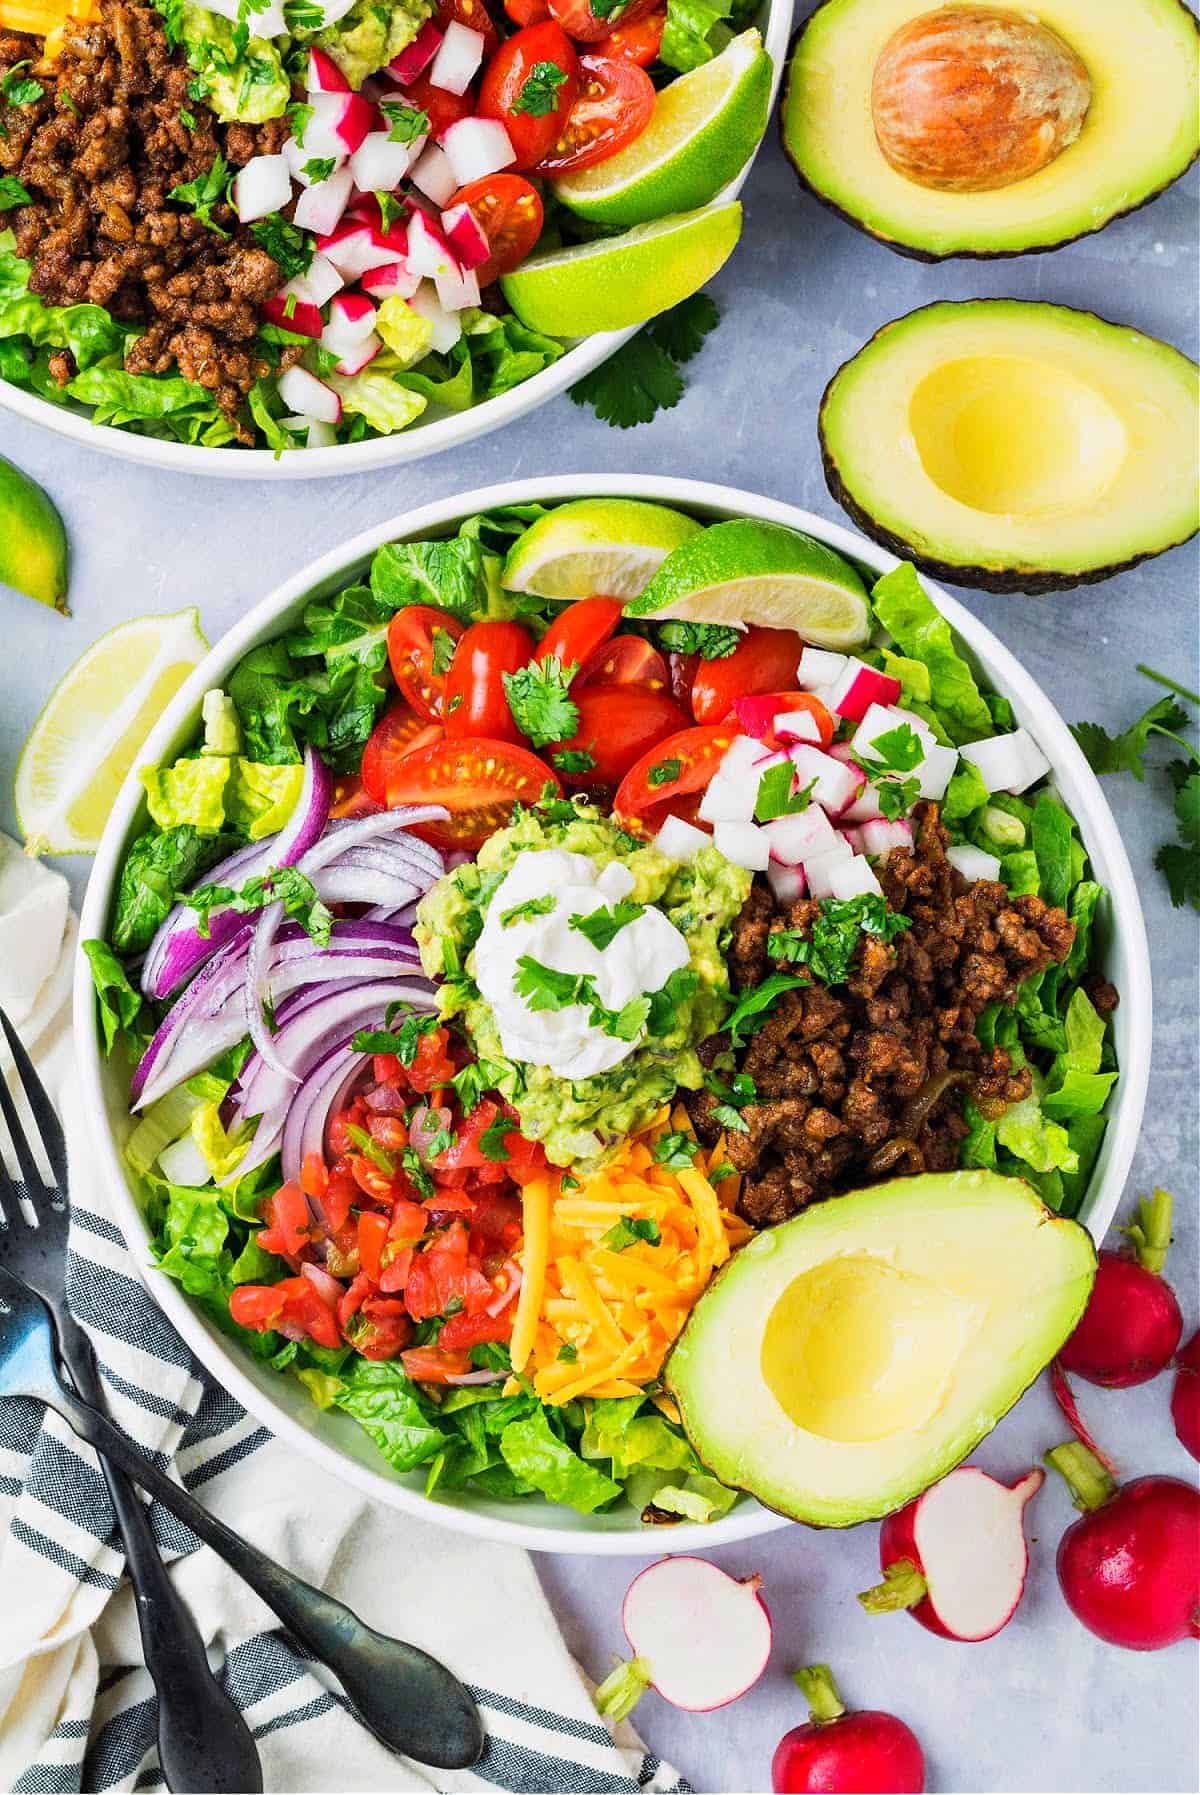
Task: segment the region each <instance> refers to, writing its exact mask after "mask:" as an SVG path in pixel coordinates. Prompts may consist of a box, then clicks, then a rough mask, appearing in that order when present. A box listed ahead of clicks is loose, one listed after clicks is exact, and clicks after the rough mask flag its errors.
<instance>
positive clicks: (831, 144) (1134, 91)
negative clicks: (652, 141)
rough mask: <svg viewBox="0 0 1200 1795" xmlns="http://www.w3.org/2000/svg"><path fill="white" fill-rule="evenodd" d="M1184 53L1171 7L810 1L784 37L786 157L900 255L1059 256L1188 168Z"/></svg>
mask: <svg viewBox="0 0 1200 1795" xmlns="http://www.w3.org/2000/svg"><path fill="white" fill-rule="evenodd" d="M1197 47H1198V46H1197V27H1196V21H1195V19H1194V18H1193V16H1192V14H1191V13H1190V12H1189V11H1188V9H1187V8H1186V6H1184V5H1183V4H1181V0H1032V4H1031V5H1030V6H1028V7H1013V6H1003V5H1001V6H993V5H949V6H942V7H933V8H931V7H930V5H929V4H928V0H824V4H823V5H821V6H819V7H818V8H817V10H816V11H815V12H814V13H813V14H812V16H811V17H810V18H809V19H808V20H807V21H806V23H805V24H804V25H802V26H801V28H800V30H799V32H798V33H797V36H796V39H795V41H794V45H793V49H792V54H791V60H790V64H789V70H788V75H787V85H786V88H785V92H784V96H783V101H782V107H781V114H780V120H781V126H782V133H783V146H784V149H785V151H786V153H787V155H788V156H789V157H790V159H791V161H792V164H793V166H794V167H795V169H796V172H797V174H798V175H799V176H800V178H801V180H802V181H803V182H804V184H805V185H806V186H807V187H808V188H810V189H811V191H812V192H813V193H814V194H815V195H816V197H817V198H818V199H820V200H822V201H824V202H825V203H826V204H827V205H829V206H831V207H832V208H833V209H834V210H835V211H837V212H839V213H841V214H842V216H843V217H845V218H847V219H848V220H849V221H850V222H851V223H852V224H855V225H858V226H859V228H860V229H862V230H864V231H867V232H869V233H870V234H871V235H872V236H874V237H878V238H879V239H880V241H882V242H884V243H886V244H888V245H889V247H890V248H892V249H895V250H898V251H900V253H901V254H904V255H911V256H916V257H918V258H920V259H923V260H926V261H937V260H939V259H940V258H941V257H943V256H963V255H966V256H1000V255H1020V254H1022V253H1023V252H1024V251H1026V250H1044V249H1056V248H1058V247H1060V246H1061V245H1062V244H1064V243H1070V242H1072V241H1073V240H1074V239H1075V238H1076V237H1081V236H1084V235H1086V234H1087V233H1088V232H1090V231H1098V230H1100V229H1101V228H1102V227H1103V226H1104V225H1106V224H1107V223H1108V222H1109V220H1110V219H1112V218H1116V217H1119V216H1120V215H1121V214H1122V213H1124V212H1130V211H1133V210H1134V209H1135V208H1136V207H1138V206H1141V205H1144V204H1145V203H1146V201H1147V200H1150V199H1153V198H1154V196H1155V195H1156V194H1157V193H1160V192H1161V191H1162V189H1163V188H1164V187H1166V186H1168V185H1169V184H1170V183H1171V182H1172V181H1174V180H1176V179H1177V178H1178V177H1179V176H1180V175H1181V174H1182V173H1183V172H1184V170H1185V169H1186V168H1187V167H1188V166H1189V164H1190V163H1191V162H1192V160H1193V159H1194V157H1195V156H1196V153H1197V149H1198V148H1200V110H1198V108H1200V92H1198V80H1197Z"/></svg>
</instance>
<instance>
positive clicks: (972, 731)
mask: <svg viewBox="0 0 1200 1795" xmlns="http://www.w3.org/2000/svg"><path fill="white" fill-rule="evenodd" d="M871 600H872V603H873V604H874V606H875V615H876V617H878V619H879V621H880V623H881V624H882V625H883V627H884V629H886V630H887V632H888V634H889V635H890V636H892V637H893V638H894V640H895V641H896V642H898V643H899V645H900V648H901V650H902V652H903V653H904V654H905V655H906V656H908V657H909V659H911V660H914V661H920V662H922V663H923V664H924V665H925V666H926V667H928V669H929V675H930V682H931V690H932V699H931V703H932V706H933V709H934V711H935V713H936V714H937V716H938V718H939V719H940V720H941V722H942V723H943V724H944V726H945V728H946V730H947V732H948V733H949V735H950V737H951V739H952V740H953V741H954V742H955V743H960V742H974V741H977V740H978V739H979V738H980V737H981V736H988V735H991V734H992V733H993V728H994V725H993V722H992V713H991V712H990V710H989V709H988V707H987V704H986V703H985V701H984V699H983V697H982V695H981V693H980V690H979V687H978V686H977V685H976V683H975V675H974V674H973V673H972V671H971V669H970V667H969V666H968V665H967V663H966V661H965V660H964V659H963V657H962V655H961V654H960V653H959V651H958V649H957V648H956V647H955V644H954V637H953V635H952V634H951V630H950V625H949V624H948V623H947V622H946V619H945V618H944V617H943V616H942V614H941V612H940V611H939V610H938V609H937V607H936V605H935V604H934V603H933V600H932V599H931V598H929V596H928V595H927V594H926V592H925V589H924V587H923V586H922V585H921V582H920V580H919V579H918V578H917V572H916V569H915V568H914V567H913V566H912V565H911V564H910V563H909V562H907V561H904V562H901V564H900V566H899V567H894V568H893V569H892V571H891V573H885V574H884V575H883V577H882V579H879V580H877V581H876V582H875V585H874V587H873V588H872V592H871Z"/></svg>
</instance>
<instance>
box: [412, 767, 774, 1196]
mask: <svg viewBox="0 0 1200 1795" xmlns="http://www.w3.org/2000/svg"><path fill="white" fill-rule="evenodd" d="M550 849H556V850H561V851H562V854H565V855H566V856H568V857H571V856H580V857H582V860H583V862H585V863H586V862H590V864H591V869H604V868H608V867H611V866H613V864H614V863H616V864H617V865H619V866H620V867H621V868H623V869H624V871H623V874H622V875H621V885H622V888H623V890H624V891H626V892H627V898H626V902H627V904H628V905H629V906H630V907H631V908H632V909H635V910H636V909H638V908H639V907H646V908H647V909H649V908H651V907H652V908H653V909H656V910H657V911H659V912H661V916H662V917H664V918H665V919H666V921H667V923H669V924H671V925H673V928H674V930H677V931H678V934H679V937H680V938H682V943H683V944H684V946H685V949H686V951H685V953H684V954H683V955H681V958H682V959H683V960H684V961H685V962H686V963H685V964H684V965H683V966H682V967H678V969H677V970H676V971H674V972H672V973H671V974H670V977H671V981H672V982H671V983H670V984H669V985H663V986H660V987H659V989H660V990H661V991H662V992H663V993H664V995H663V1000H662V1001H661V1002H660V1003H659V1004H658V1005H656V1006H653V1007H652V1009H651V1013H650V1015H649V1016H648V1018H647V1019H646V1020H645V1021H644V1022H643V1023H642V1024H641V1025H640V1026H638V1027H637V1029H636V1031H633V1030H631V1031H630V1034H631V1035H632V1045H631V1046H630V1047H629V1048H628V1050H627V1051H625V1053H624V1057H622V1058H621V1059H620V1061H619V1063H618V1064H616V1065H613V1066H611V1067H608V1068H607V1069H606V1070H603V1071H600V1072H597V1073H594V1074H593V1075H591V1076H588V1077H578V1078H566V1077H563V1076H560V1075H559V1074H558V1073H556V1072H554V1071H553V1070H551V1068H550V1066H549V1065H545V1064H539V1063H538V1062H537V1061H536V1060H534V1059H532V1058H530V1059H523V1058H516V1057H513V1056H510V1055H509V1054H508V1053H506V1052H505V1049H504V1044H503V1040H502V1033H503V1032H504V1031H503V1028H502V1024H501V1021H500V1019H498V1017H497V1014H496V1012H495V1010H494V1008H493V1006H492V1004H490V1003H489V1002H488V1001H487V1000H486V999H485V998H484V997H483V995H482V993H481V992H480V989H479V984H478V982H477V979H478V976H479V971H480V969H479V966H478V964H477V960H476V951H475V949H476V944H477V942H478V941H479V937H480V935H481V933H482V932H483V929H484V925H485V921H486V920H487V918H488V914H489V910H490V906H491V903H492V900H493V898H494V897H495V895H496V893H497V891H498V890H499V888H500V886H501V884H502V883H503V882H504V881H505V880H506V879H507V878H508V875H509V874H510V873H511V872H512V870H513V869H514V867H516V866H517V863H518V861H521V862H522V864H523V866H524V865H527V864H528V862H529V860H530V859H531V858H534V859H536V857H537V856H538V855H539V854H542V853H544V852H545V851H546V850H550ZM553 858H554V859H556V860H557V859H561V854H560V855H558V856H554V857H553ZM608 883H609V884H610V885H613V884H614V882H613V880H612V879H611V878H610V879H609V881H608ZM614 888H615V887H614ZM572 889H573V888H572ZM749 889H750V874H749V873H747V872H745V871H744V870H743V869H742V868H741V867H737V866H733V865H731V864H730V863H729V862H728V861H727V860H726V859H725V858H724V856H723V855H721V854H719V853H718V852H717V850H716V849H715V848H713V847H711V846H710V847H704V848H701V849H700V851H699V852H698V853H697V855H696V857H695V859H694V860H693V861H691V862H688V863H683V864H680V863H677V862H675V861H672V860H668V859H667V858H666V856H665V855H664V854H661V853H660V852H659V851H658V849H657V848H655V847H652V846H649V845H647V844H646V843H643V842H638V841H636V840H635V839H634V838H633V837H632V836H629V835H626V834H625V833H624V831H623V830H621V829H619V828H618V827H617V826H616V824H615V823H612V822H610V821H609V820H608V819H607V818H606V817H604V816H602V815H601V813H600V812H599V811H598V810H597V809H596V808H595V807H594V806H592V805H589V804H586V803H584V802H583V801H582V800H580V801H577V802H575V803H567V802H557V803H552V804H549V805H546V806H539V807H538V808H537V809H534V810H525V811H522V812H520V813H519V814H518V816H517V818H516V820H515V821H514V822H513V823H512V825H511V826H510V827H509V828H507V829H501V830H499V831H498V832H497V833H496V834H495V835H493V836H491V837H490V839H489V840H488V841H487V842H486V843H485V844H484V846H483V847H482V848H481V849H480V850H479V855H478V858H477V859H476V860H474V861H472V862H469V863H467V864H466V865H463V866H460V867H456V868H455V869H454V871H453V872H450V873H447V874H445V875H444V877H443V878H441V879H439V880H438V882H437V884H436V885H435V886H434V887H433V888H432V890H431V891H430V892H429V893H428V894H427V896H426V897H425V898H424V899H423V900H422V902H421V904H420V906H419V908H418V910H417V921H416V929H415V933H416V938H417V943H418V945H419V947H420V950H421V962H422V965H423V966H424V968H425V971H426V972H427V973H428V974H429V976H430V977H431V978H437V979H440V980H443V981H444V983H443V984H442V985H441V988H440V1003H441V1009H442V1013H443V1015H445V1016H447V1017H452V1016H453V1017H458V1018H459V1020H460V1021H461V1023H462V1025H463V1026H464V1027H465V1029H466V1032H467V1033H468V1035H469V1036H470V1039H471V1041H472V1042H473V1044H474V1046H475V1050H476V1052H477V1054H478V1056H479V1058H480V1060H481V1061H483V1062H486V1064H485V1067H484V1070H485V1074H486V1077H487V1080H488V1083H489V1085H491V1086H492V1087H494V1088H495V1089H497V1090H499V1091H500V1092H501V1093H502V1094H503V1095H504V1096H505V1097H507V1098H508V1099H509V1101H510V1102H511V1103H512V1104H513V1105H514V1106H515V1108H516V1110H517V1113H518V1115H519V1116H520V1118H521V1129H522V1132H523V1133H524V1134H525V1135H526V1136H527V1137H528V1138H529V1139H530V1140H536V1141H539V1142H540V1143H541V1145H542V1146H543V1147H544V1148H545V1151H546V1155H547V1157H548V1158H549V1159H550V1160H551V1162H552V1163H553V1164H555V1165H560V1166H570V1165H575V1164H584V1165H588V1164H594V1163H595V1162H597V1161H599V1160H601V1159H603V1157H604V1156H605V1154H606V1153H607V1152H608V1151H609V1150H611V1149H612V1148H613V1147H614V1146H615V1145H616V1144H617V1143H618V1142H619V1141H620V1140H622V1139H623V1138H624V1137H625V1136H626V1135H628V1134H630V1133H632V1132H634V1131H635V1130H636V1129H638V1128H639V1127H641V1126H642V1125H643V1124H644V1123H645V1122H646V1121H647V1120H648V1119H649V1118H650V1116H652V1115H653V1114H654V1112H655V1110H656V1109H658V1108H659V1107H660V1106H661V1105H662V1104H663V1103H664V1102H667V1101H668V1100H669V1099H670V1097H671V1096H672V1094H673V1092H674V1091H675V1090H676V1088H677V1087H678V1086H683V1087H684V1088H685V1089H688V1090H696V1089H698V1088H699V1086H700V1085H701V1083H702V1082H703V1068H702V1066H701V1064H700V1060H699V1057H698V1055H697V1053H696V1048H697V1046H698V1044H699V1043H700V1042H701V1041H702V1040H704V1039H705V1037H706V1036H708V1035H711V1034H712V1033H714V1032H715V1030H717V1029H718V1028H719V1027H720V1025H721V1023H722V1021H723V1020H724V1017H725V1015H726V1013H727V1009H728V1004H729V975H728V971H727V968H726V965H725V956H724V952H723V933H724V931H725V930H726V929H727V928H728V926H729V924H730V923H731V922H732V920H733V918H734V917H735V916H736V915H737V913H738V911H739V910H740V909H741V907H742V905H743V903H744V902H745V900H746V897H747V894H748V892H749ZM546 901H548V900H540V899H535V900H533V901H532V902H529V903H527V904H526V905H524V906H521V908H522V909H525V910H527V911H530V912H536V911H537V910H538V909H539V907H541V905H542V904H543V902H546ZM510 914H511V913H510ZM500 920H501V921H505V920H506V918H501V919H500ZM512 920H513V923H514V928H519V927H520V926H521V919H520V918H518V917H513V919H512ZM656 921H658V919H656ZM658 926H660V927H661V922H659V923H658ZM617 939H618V940H619V937H618V938H617ZM584 963H585V962H583V961H573V962H572V964H573V965H579V964H584ZM555 964H556V965H561V964H562V959H561V957H560V958H559V960H558V961H557V962H555ZM664 968H665V970H664V978H665V976H666V970H669V967H667V963H666V962H664ZM585 1002H586V1000H585ZM532 1007H533V1008H534V1009H542V1010H543V1012H544V1013H545V1014H546V1017H547V1022H546V1027H547V1033H548V1032H549V1026H550V1022H551V1021H552V1020H553V1019H554V1018H553V1017H552V1016H551V1014H550V1012H549V1008H548V1007H547V1006H545V1005H542V1004H537V1003H535V1004H534V1005H533V1006H532ZM607 1020H608V1022H609V1024H610V1025H611V1024H613V1023H614V1020H615V1019H614V1018H613V1017H612V1016H611V1014H608V1016H607ZM537 1024H538V1018H537V1017H536V1016H535V1017H533V1018H532V1019H531V1025H532V1027H533V1029H535V1030H536V1027H537ZM609 1032H610V1033H611V1032H612V1029H611V1027H610V1029H609ZM626 1038H627V1039H628V1038H629V1037H628V1036H627V1037H626ZM548 1057H549V1054H548Z"/></svg>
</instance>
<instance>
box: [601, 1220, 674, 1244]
mask: <svg viewBox="0 0 1200 1795" xmlns="http://www.w3.org/2000/svg"><path fill="white" fill-rule="evenodd" d="M639 1240H644V1241H646V1242H648V1244H649V1245H650V1246H652V1247H656V1246H658V1244H659V1242H660V1241H661V1240H662V1229H661V1228H660V1227H659V1225H658V1223H657V1222H655V1221H650V1220H649V1219H648V1218H646V1217H643V1216H640V1215H633V1216H630V1215H623V1216H622V1217H621V1219H620V1221H619V1222H617V1223H616V1224H615V1226H614V1227H611V1228H610V1229H609V1230H608V1233H607V1234H602V1235H601V1236H600V1245H601V1246H602V1247H608V1249H609V1251H610V1252H613V1253H624V1252H626V1251H627V1250H628V1248H629V1247H633V1246H636V1245H637V1243H638V1241H639Z"/></svg>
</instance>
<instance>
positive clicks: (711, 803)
mask: <svg viewBox="0 0 1200 1795" xmlns="http://www.w3.org/2000/svg"><path fill="white" fill-rule="evenodd" d="M757 798H758V780H757V779H756V778H754V777H752V776H751V775H749V774H745V775H742V776H740V777H736V778H734V777H731V776H729V775H727V774H726V773H725V772H724V770H722V771H721V772H719V773H716V774H715V775H714V776H713V778H712V779H710V780H709V782H708V788H707V790H706V791H705V793H704V796H703V797H702V798H701V800H700V809H699V812H698V814H699V817H700V821H701V822H702V823H714V824H715V823H748V822H749V821H750V819H751V818H752V817H753V815H754V806H755V803H756V801H757Z"/></svg>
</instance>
